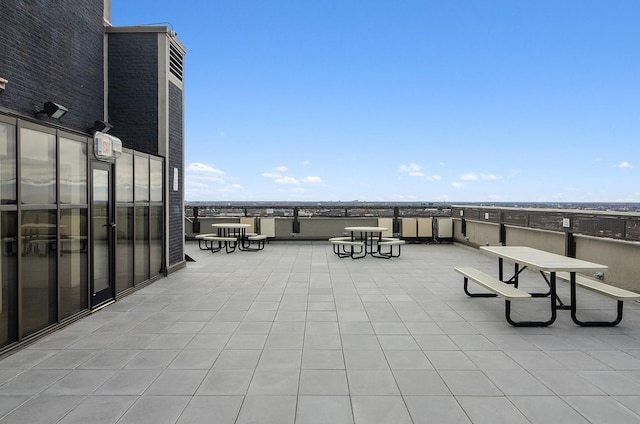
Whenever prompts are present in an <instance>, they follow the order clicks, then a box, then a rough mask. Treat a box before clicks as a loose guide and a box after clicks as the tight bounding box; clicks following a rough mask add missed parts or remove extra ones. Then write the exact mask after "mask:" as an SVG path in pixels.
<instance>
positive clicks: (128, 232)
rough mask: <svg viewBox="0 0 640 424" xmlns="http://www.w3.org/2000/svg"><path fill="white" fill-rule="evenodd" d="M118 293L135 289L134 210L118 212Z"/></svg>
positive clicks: (119, 210)
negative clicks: (131, 288)
mask: <svg viewBox="0 0 640 424" xmlns="http://www.w3.org/2000/svg"><path fill="white" fill-rule="evenodd" d="M116 216H117V217H116V223H117V225H116V230H117V231H116V234H117V235H116V241H117V243H116V293H120V292H122V291H124V290H126V289H128V288H130V287H133V273H134V269H133V263H134V262H133V261H134V257H133V235H134V232H133V208H132V207H119V208H117V210H116Z"/></svg>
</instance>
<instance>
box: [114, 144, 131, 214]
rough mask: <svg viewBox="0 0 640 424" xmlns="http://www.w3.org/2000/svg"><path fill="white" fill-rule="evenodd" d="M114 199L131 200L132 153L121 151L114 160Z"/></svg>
mask: <svg viewBox="0 0 640 424" xmlns="http://www.w3.org/2000/svg"><path fill="white" fill-rule="evenodd" d="M116 200H117V201H118V202H127V203H132V202H133V155H132V154H131V153H126V152H124V153H122V155H121V156H120V157H119V158H118V159H117V160H116Z"/></svg>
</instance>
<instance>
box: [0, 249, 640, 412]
mask: <svg viewBox="0 0 640 424" xmlns="http://www.w3.org/2000/svg"><path fill="white" fill-rule="evenodd" d="M187 252H188V253H189V254H190V255H191V256H192V257H194V258H195V259H196V262H190V263H188V265H187V267H186V269H183V270H180V271H178V272H176V273H174V274H172V275H170V276H168V277H167V278H163V279H161V280H159V281H157V282H155V283H154V284H152V285H150V286H148V287H146V288H144V289H142V290H140V291H138V292H136V293H135V294H133V295H130V296H128V297H126V298H124V299H123V300H121V301H119V302H117V303H115V304H113V305H111V306H109V307H107V308H105V309H103V310H101V311H99V312H98V313H95V314H93V315H91V316H89V317H87V318H84V319H82V320H81V321H78V322H76V323H74V324H72V325H70V326H68V327H66V328H65V329H63V330H61V331H58V332H56V333H54V334H51V335H49V336H47V337H45V338H43V339H41V340H40V341H38V342H36V343H34V344H32V345H31V346H29V347H28V348H26V349H23V350H21V351H19V352H17V353H15V354H13V355H12V356H9V357H7V358H5V359H3V360H2V361H0V384H1V385H0V417H2V419H1V420H0V422H2V423H14V422H15V423H29V424H36V423H65V424H68V423H85V424H86V423H121V424H124V423H135V424H145V423H149V424H151V423H153V424H161V423H237V424H246V423H261V424H269V423H274V424H286V423H296V424H315V423H331V424H340V423H356V424H360V423H362V424H376V423H393V424H402V423H470V422H472V423H491V424H496V423H510V424H517V423H545V424H546V423H549V422H559V423H563V424H566V423H606V424H612V423H616V424H620V423H638V422H640V325H639V324H640V307H639V306H640V305H638V304H637V303H629V304H627V305H626V306H625V318H624V320H623V322H622V324H621V325H619V326H618V327H616V328H580V327H578V326H576V325H575V324H573V323H572V322H571V319H570V316H569V313H568V312H566V311H560V312H559V316H558V320H557V321H556V323H555V324H554V325H553V326H551V327H548V328H513V327H511V326H509V325H508V324H507V323H506V322H505V319H504V303H503V301H501V300H497V299H469V298H467V297H466V296H465V295H464V293H463V291H462V277H461V276H459V275H458V274H456V273H454V271H453V267H454V266H456V265H471V266H475V267H478V268H481V269H484V270H486V271H488V272H495V267H496V261H495V259H492V258H490V257H488V256H484V255H482V254H481V253H479V252H478V251H476V250H473V249H469V248H465V247H460V246H454V245H407V246H405V247H404V248H403V252H402V256H401V257H400V258H397V259H392V260H384V259H374V258H369V257H368V258H365V259H360V260H351V259H339V258H337V257H336V256H335V255H333V254H332V253H331V247H330V246H329V245H328V243H320V242H318V243H308V242H295V243H283V242H279V243H271V244H269V245H267V247H266V249H265V250H264V251H262V252H235V253H232V254H226V253H216V254H211V253H209V252H204V251H199V250H198V249H197V245H196V244H191V243H190V244H188V246H187ZM535 277H536V276H535V275H534V274H533V273H530V274H528V275H527V276H526V278H525V280H526V281H525V282H524V284H525V287H526V285H533V284H537V281H538V279H537V278H535ZM563 290H565V288H563ZM580 294H581V295H584V296H583V297H582V298H581V299H582V300H581V302H580V304H581V306H582V307H584V308H587V309H593V310H590V311H588V314H589V315H590V314H609V315H610V314H611V313H612V311H611V310H610V309H611V308H612V307H613V306H614V305H613V302H612V301H610V300H607V299H604V298H600V297H597V296H594V295H589V294H588V293H583V292H580ZM547 306H548V304H547V303H546V301H545V300H543V299H534V300H532V301H531V302H524V303H518V304H516V305H514V309H515V310H517V311H519V312H521V313H522V314H523V315H527V316H529V315H536V316H537V317H539V318H540V317H544V315H545V307H547ZM604 307H606V308H608V309H607V310H603V309H601V308H604Z"/></svg>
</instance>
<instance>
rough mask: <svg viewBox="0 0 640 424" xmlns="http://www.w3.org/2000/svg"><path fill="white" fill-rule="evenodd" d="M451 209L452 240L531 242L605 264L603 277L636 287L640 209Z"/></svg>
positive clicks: (639, 265) (639, 285)
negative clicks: (636, 210)
mask: <svg viewBox="0 0 640 424" xmlns="http://www.w3.org/2000/svg"><path fill="white" fill-rule="evenodd" d="M451 211H452V212H451V213H452V217H453V220H454V235H453V239H454V241H456V242H459V243H462V244H466V245H469V246H472V247H479V246H483V245H506V246H529V247H533V248H536V249H541V250H545V251H548V252H552V253H557V254H561V255H562V254H564V255H567V256H573V257H576V258H579V259H583V260H587V261H591V262H596V263H601V264H605V265H607V266H608V267H609V269H608V270H607V271H606V272H605V275H604V280H605V282H607V283H609V284H612V285H614V286H618V287H622V288H626V289H628V290H632V291H636V292H640V278H638V275H640V261H638V260H637V258H638V257H640V231H639V229H640V214H637V213H623V212H598V211H581V210H564V209H518V208H488V207H475V206H452V208H451Z"/></svg>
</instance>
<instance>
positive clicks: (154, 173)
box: [150, 159, 163, 202]
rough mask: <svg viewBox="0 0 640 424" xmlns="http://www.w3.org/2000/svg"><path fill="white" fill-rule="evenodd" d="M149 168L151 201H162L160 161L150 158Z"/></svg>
mask: <svg viewBox="0 0 640 424" xmlns="http://www.w3.org/2000/svg"><path fill="white" fill-rule="evenodd" d="M150 170H151V197H150V199H151V201H152V202H162V186H163V184H162V161H161V160H157V159H151V160H150Z"/></svg>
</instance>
